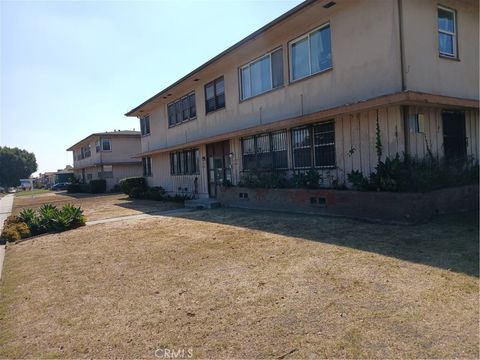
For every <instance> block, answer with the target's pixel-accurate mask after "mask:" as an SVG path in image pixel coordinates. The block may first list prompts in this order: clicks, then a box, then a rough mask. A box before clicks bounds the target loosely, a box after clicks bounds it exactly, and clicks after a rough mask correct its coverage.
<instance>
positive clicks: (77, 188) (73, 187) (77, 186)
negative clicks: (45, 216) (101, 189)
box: [67, 183, 83, 193]
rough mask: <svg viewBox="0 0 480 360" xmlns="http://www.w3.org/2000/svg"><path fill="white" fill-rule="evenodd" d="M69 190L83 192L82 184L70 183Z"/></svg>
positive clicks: (70, 191)
mask: <svg viewBox="0 0 480 360" xmlns="http://www.w3.org/2000/svg"><path fill="white" fill-rule="evenodd" d="M67 192H69V193H80V192H83V191H82V187H81V185H80V184H78V183H76V184H70V185H68V186H67Z"/></svg>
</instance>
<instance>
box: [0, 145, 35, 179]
mask: <svg viewBox="0 0 480 360" xmlns="http://www.w3.org/2000/svg"><path fill="white" fill-rule="evenodd" d="M35 171H37V160H36V159H35V154H33V153H31V152H28V151H26V150H22V149H19V148H9V147H6V146H3V147H2V146H0V185H2V186H4V187H8V186H16V185H18V184H19V182H20V179H26V178H28V177H30V175H32V174H33V173H34V172H35Z"/></svg>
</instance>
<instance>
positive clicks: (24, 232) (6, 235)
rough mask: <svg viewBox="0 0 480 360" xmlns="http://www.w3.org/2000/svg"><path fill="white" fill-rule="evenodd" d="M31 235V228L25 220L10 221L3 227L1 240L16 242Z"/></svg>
mask: <svg viewBox="0 0 480 360" xmlns="http://www.w3.org/2000/svg"><path fill="white" fill-rule="evenodd" d="M29 236H31V233H30V229H29V228H28V226H27V224H25V223H23V222H18V223H10V224H8V225H7V226H5V227H4V228H3V231H2V235H1V237H0V240H1V242H2V243H4V242H15V241H17V240H20V239H24V238H27V237H29Z"/></svg>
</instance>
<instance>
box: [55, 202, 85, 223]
mask: <svg viewBox="0 0 480 360" xmlns="http://www.w3.org/2000/svg"><path fill="white" fill-rule="evenodd" d="M60 213H61V216H62V218H65V219H68V228H76V227H78V226H82V225H85V217H84V216H83V210H82V209H81V208H80V207H75V206H73V205H72V204H66V205H64V206H63V208H62V210H61V211H60Z"/></svg>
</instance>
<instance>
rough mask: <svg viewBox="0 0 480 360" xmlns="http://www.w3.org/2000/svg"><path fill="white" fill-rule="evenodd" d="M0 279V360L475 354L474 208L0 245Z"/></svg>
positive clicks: (206, 215)
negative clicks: (433, 216)
mask: <svg viewBox="0 0 480 360" xmlns="http://www.w3.org/2000/svg"><path fill="white" fill-rule="evenodd" d="M4 275H5V276H4V279H3V280H2V281H3V282H2V284H1V288H0V358H4V357H6V358H84V357H88V358H113V357H122V358H154V354H155V350H156V349H160V348H167V349H170V350H179V349H185V353H184V354H185V355H187V354H188V353H187V351H188V350H189V349H191V350H192V352H193V357H194V358H226V357H229V358H282V357H283V358H307V357H314V358H317V357H320V358H398V357H402V358H478V357H479V340H478V335H479V325H478V321H479V318H478V306H479V303H478V213H477V214H462V215H459V216H450V217H442V218H439V219H437V220H435V221H434V222H431V223H429V224H423V225H416V226H393V225H378V224H369V223H364V222H358V221H353V220H345V219H333V218H322V217H314V216H302V215H291V214H278V213H277V214H274V213H267V212H254V211H245V210H233V209H215V210H209V211H199V212H194V213H188V214H184V215H176V216H175V217H165V216H163V217H162V216H158V217H154V218H149V219H142V220H139V219H137V220H129V221H121V222H116V223H110V224H100V225H94V226H87V227H84V228H80V229H76V230H72V231H69V232H65V233H61V234H54V235H46V236H42V237H38V238H36V239H34V240H33V241H27V242H23V243H20V244H17V245H13V246H9V247H8V249H7V254H6V263H5V269H4ZM157 354H158V353H157Z"/></svg>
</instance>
